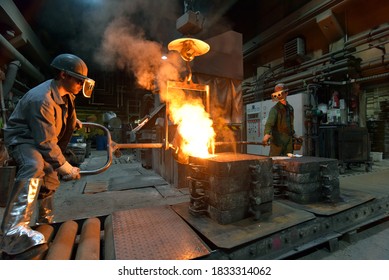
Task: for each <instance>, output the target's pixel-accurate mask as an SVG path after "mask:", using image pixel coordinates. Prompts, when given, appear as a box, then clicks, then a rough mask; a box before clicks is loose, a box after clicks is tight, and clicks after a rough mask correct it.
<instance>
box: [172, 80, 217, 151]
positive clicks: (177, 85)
mask: <svg viewBox="0 0 389 280" xmlns="http://www.w3.org/2000/svg"><path fill="white" fill-rule="evenodd" d="M169 89H180V90H191V91H203V92H205V111H207V112H208V113H210V97H209V86H208V85H201V84H194V83H192V82H190V81H189V82H176V81H167V93H166V94H167V95H169ZM168 111H169V103H168V102H166V110H165V149H166V150H167V149H169V139H168V136H169V125H168V123H169V121H168V119H169V113H168Z"/></svg>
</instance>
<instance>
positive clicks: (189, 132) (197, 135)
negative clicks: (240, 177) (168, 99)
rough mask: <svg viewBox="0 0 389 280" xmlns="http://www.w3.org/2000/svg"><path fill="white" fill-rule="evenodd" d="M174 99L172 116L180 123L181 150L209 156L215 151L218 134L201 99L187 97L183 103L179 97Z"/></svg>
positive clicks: (191, 153) (202, 156) (194, 154)
mask: <svg viewBox="0 0 389 280" xmlns="http://www.w3.org/2000/svg"><path fill="white" fill-rule="evenodd" d="M181 94H184V95H185V93H183V92H181ZM173 100H175V101H176V102H174V101H173V102H172V103H173V104H171V106H170V117H171V119H172V121H173V122H174V123H175V124H177V125H178V128H177V132H178V134H179V135H180V138H181V141H180V147H179V148H180V150H181V152H182V153H184V154H185V155H188V156H195V157H201V158H207V157H209V156H210V155H211V154H213V153H214V151H215V135H216V134H215V131H214V129H213V127H212V125H213V122H212V120H211V119H210V116H209V114H208V113H207V112H206V111H205V108H204V105H203V104H202V102H201V100H187V99H186V100H181V101H183V103H181V104H179V102H178V100H179V99H178V98H177V99H173ZM174 103H175V104H174Z"/></svg>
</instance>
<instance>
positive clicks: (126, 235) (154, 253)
mask: <svg viewBox="0 0 389 280" xmlns="http://www.w3.org/2000/svg"><path fill="white" fill-rule="evenodd" d="M112 230H113V240H114V249H115V258H116V259H117V260H188V259H196V258H198V257H201V256H205V255H208V254H209V253H210V250H209V248H207V246H206V245H205V244H204V243H203V242H202V240H201V239H200V238H199V237H198V236H197V234H196V233H195V232H194V231H193V230H192V229H191V228H190V227H189V225H188V224H186V223H185V221H184V220H182V219H181V218H180V216H178V215H177V214H176V213H175V212H174V211H173V210H172V209H171V208H170V206H167V205H164V206H158V207H149V208H139V209H131V210H125V211H118V212H114V213H113V214H112Z"/></svg>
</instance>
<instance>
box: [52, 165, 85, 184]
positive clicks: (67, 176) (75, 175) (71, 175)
mask: <svg viewBox="0 0 389 280" xmlns="http://www.w3.org/2000/svg"><path fill="white" fill-rule="evenodd" d="M57 172H58V173H59V175H61V178H62V179H63V180H65V181H70V180H78V179H80V178H81V175H80V168H78V167H74V166H72V165H71V164H70V163H69V162H65V163H64V164H63V165H62V166H60V167H59V168H58V169H57Z"/></svg>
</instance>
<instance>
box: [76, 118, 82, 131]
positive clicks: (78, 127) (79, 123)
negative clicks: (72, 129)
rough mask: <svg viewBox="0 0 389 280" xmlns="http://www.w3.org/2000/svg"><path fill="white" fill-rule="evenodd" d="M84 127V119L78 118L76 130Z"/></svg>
mask: <svg viewBox="0 0 389 280" xmlns="http://www.w3.org/2000/svg"><path fill="white" fill-rule="evenodd" d="M81 128H82V121H80V120H79V119H76V130H80V129H81Z"/></svg>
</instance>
